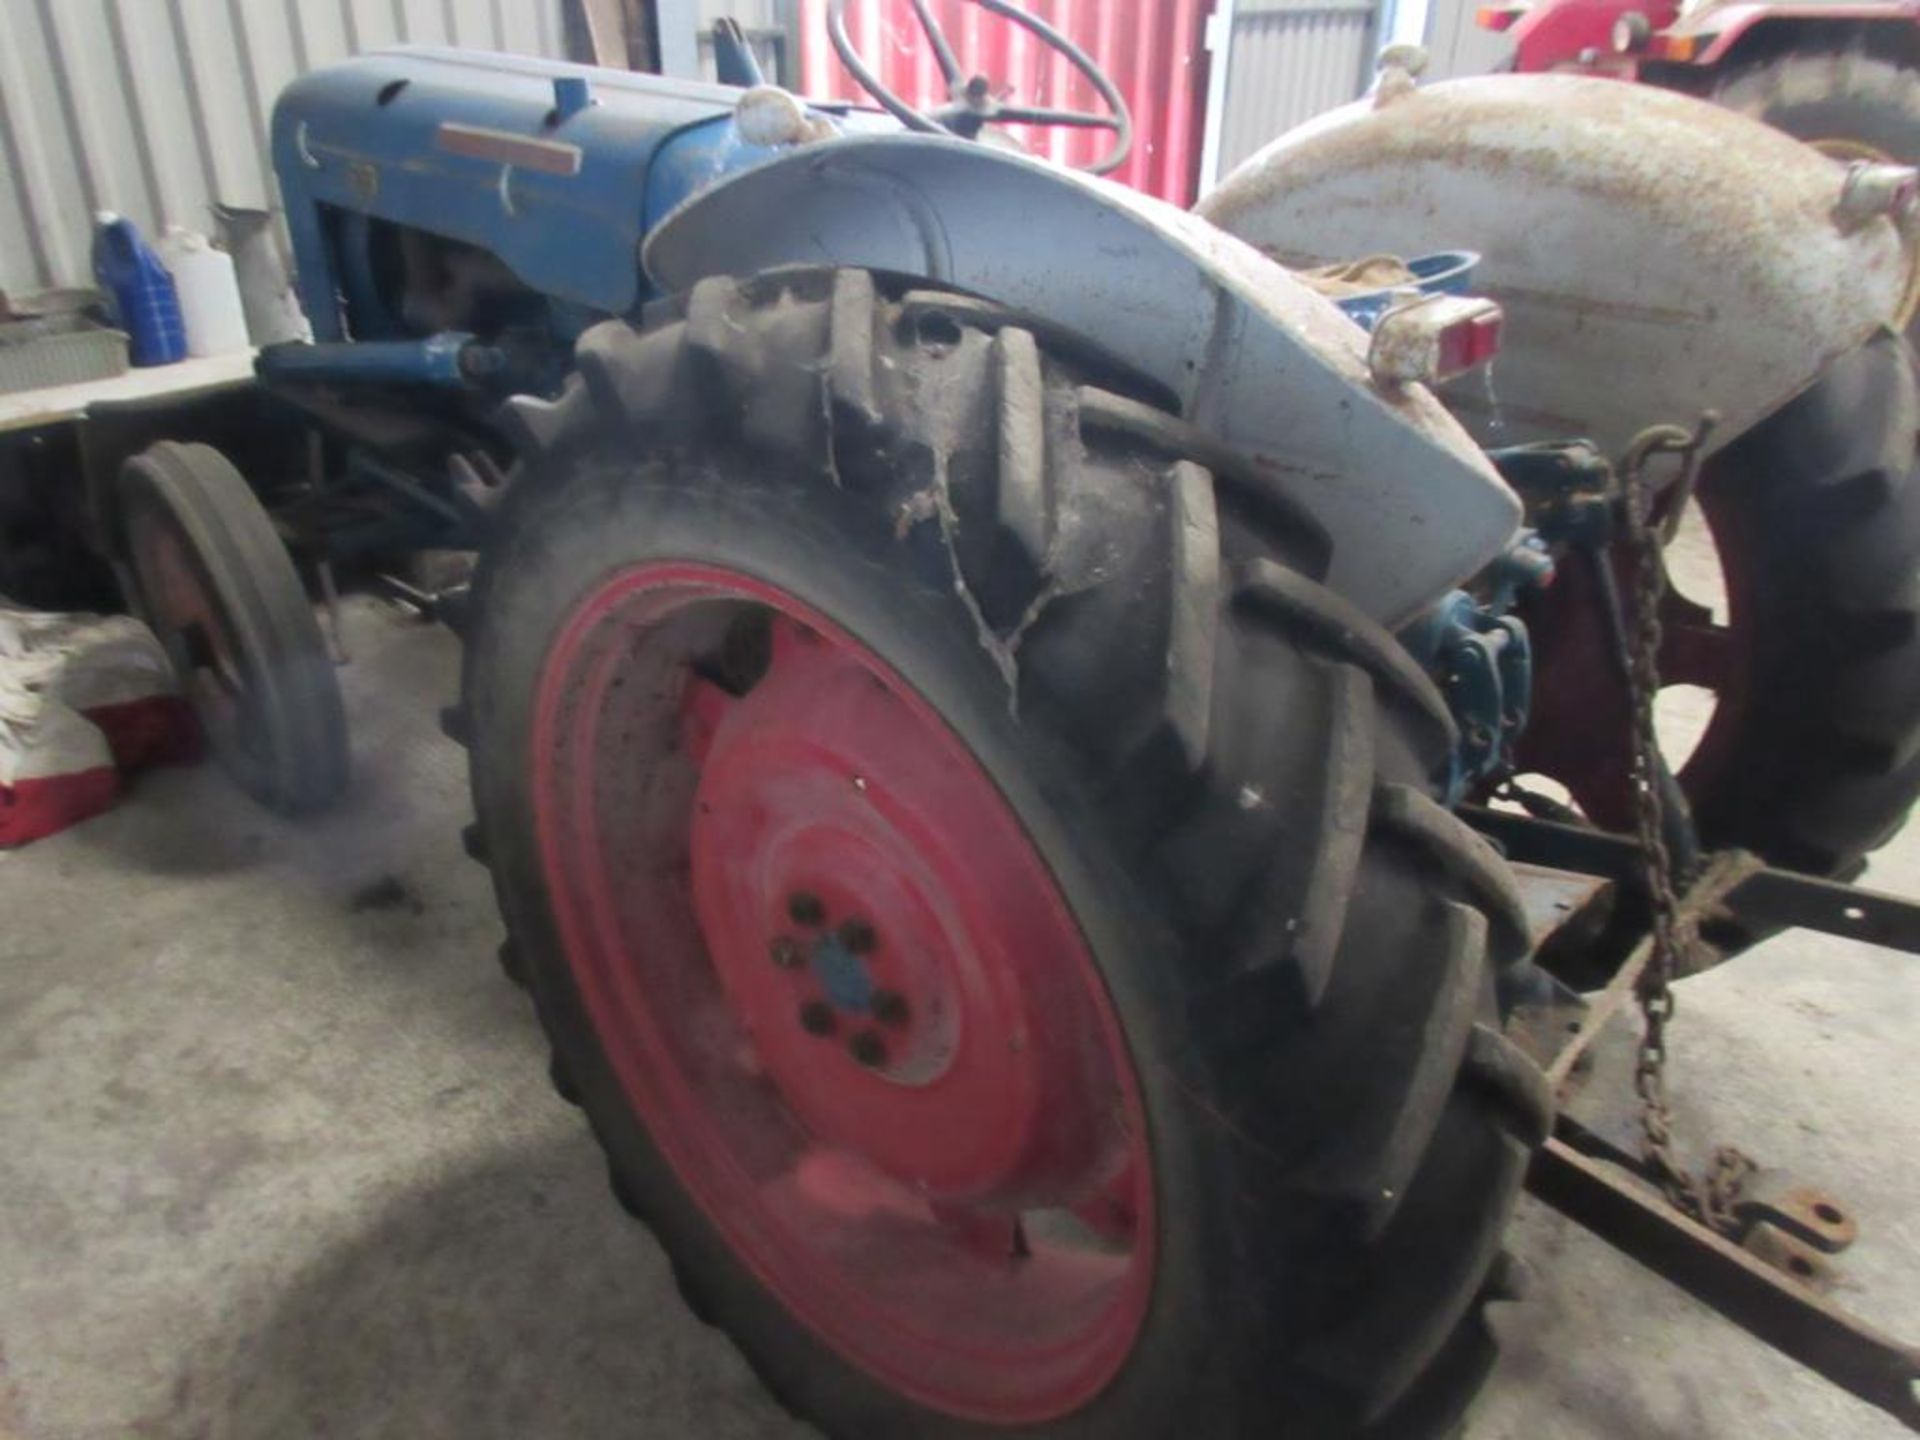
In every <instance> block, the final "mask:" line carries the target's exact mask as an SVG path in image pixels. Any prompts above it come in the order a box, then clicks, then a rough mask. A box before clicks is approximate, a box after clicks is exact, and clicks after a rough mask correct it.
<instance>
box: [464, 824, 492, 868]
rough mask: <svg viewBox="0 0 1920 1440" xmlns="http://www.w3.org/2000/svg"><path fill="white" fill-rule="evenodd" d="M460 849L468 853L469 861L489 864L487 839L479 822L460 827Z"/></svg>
mask: <svg viewBox="0 0 1920 1440" xmlns="http://www.w3.org/2000/svg"><path fill="white" fill-rule="evenodd" d="M460 848H461V849H462V850H464V851H466V854H467V858H468V859H469V860H477V861H478V862H479V863H480V864H482V865H484V864H486V863H487V837H486V834H485V832H483V831H482V830H481V828H480V824H479V822H478V821H470V822H469V823H467V824H465V825H462V826H461V827H460Z"/></svg>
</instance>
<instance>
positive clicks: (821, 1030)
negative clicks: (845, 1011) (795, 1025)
mask: <svg viewBox="0 0 1920 1440" xmlns="http://www.w3.org/2000/svg"><path fill="white" fill-rule="evenodd" d="M800 1028H801V1029H802V1030H804V1031H806V1032H807V1033H808V1034H809V1035H831V1034H832V1033H833V1007H832V1006H831V1005H829V1004H827V1002H826V1001H824V1000H809V1001H807V1003H806V1004H804V1005H802V1006H801V1007H800Z"/></svg>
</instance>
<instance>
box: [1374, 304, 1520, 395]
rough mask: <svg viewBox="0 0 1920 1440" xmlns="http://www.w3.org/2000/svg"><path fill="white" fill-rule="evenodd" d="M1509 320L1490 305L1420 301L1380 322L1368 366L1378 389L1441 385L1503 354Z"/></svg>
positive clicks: (1397, 310) (1388, 313)
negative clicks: (1502, 338) (1503, 328)
mask: <svg viewBox="0 0 1920 1440" xmlns="http://www.w3.org/2000/svg"><path fill="white" fill-rule="evenodd" d="M1504 320H1505V317H1504V316H1503V315H1502V313H1501V310H1500V307H1499V306H1498V305H1496V304H1494V303H1493V301H1491V300H1481V299H1478V298H1475V297H1472V296H1462V295H1425V296H1420V297H1418V298H1416V299H1414V300H1411V301H1409V302H1408V303H1406V304H1404V305H1396V306H1395V307H1394V308H1393V309H1391V310H1389V311H1387V313H1386V314H1385V315H1382V316H1381V317H1380V320H1379V323H1378V324H1376V325H1375V326H1374V327H1373V343H1372V345H1371V346H1370V347H1369V348H1368V351H1367V366H1368V368H1369V369H1370V370H1371V371H1372V372H1373V378H1374V381H1375V382H1376V383H1377V384H1381V385H1413V384H1419V385H1437V384H1439V383H1440V382H1441V381H1443V380H1450V379H1452V378H1453V377H1454V376H1456V375H1462V374H1465V373H1466V372H1467V371H1469V370H1473V369H1476V368H1478V367H1479V366H1481V365H1484V364H1486V363H1487V362H1488V361H1489V360H1491V359H1493V357H1494V356H1495V355H1497V354H1499V353H1500V330H1501V326H1502V324H1503V323H1504Z"/></svg>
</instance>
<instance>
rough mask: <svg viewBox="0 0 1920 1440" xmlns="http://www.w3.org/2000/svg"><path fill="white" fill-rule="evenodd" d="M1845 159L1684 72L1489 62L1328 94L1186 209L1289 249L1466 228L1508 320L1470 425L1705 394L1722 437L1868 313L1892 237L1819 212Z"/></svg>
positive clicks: (1471, 389)
mask: <svg viewBox="0 0 1920 1440" xmlns="http://www.w3.org/2000/svg"><path fill="white" fill-rule="evenodd" d="M1844 173H1845V172H1844V169H1843V167H1842V166H1840V165H1839V164H1838V163H1836V162H1834V161H1832V160H1829V159H1827V158H1825V157H1824V156H1822V155H1820V154H1818V153H1817V152H1815V151H1813V150H1811V149H1809V148H1808V147H1806V146H1804V145H1802V144H1800V143H1799V142H1798V141H1796V140H1793V139H1790V138H1789V137H1787V136H1786V135H1783V134H1781V133H1780V132H1779V131H1777V130H1773V129H1771V128H1769V127H1767V126H1765V125H1762V124H1760V123H1759V122H1757V121H1754V120H1750V119H1748V118H1747V117H1745V116H1742V115H1736V114H1734V113H1732V112H1731V111H1728V110H1723V109H1721V108H1719V107H1718V106H1715V105H1709V104H1707V103H1705V102H1704V101H1700V100H1694V99H1691V98H1689V97H1687V96H1684V95H1677V94H1673V93H1670V92H1667V91H1662V90H1655V89H1651V88H1648V87H1644V86H1637V85H1623V84H1620V83H1618V82H1616V81H1612V80H1597V79H1589V78H1585V77H1580V76H1571V75H1490V76H1484V77H1480V78H1477V79H1471V80H1454V81H1448V82H1445V83H1443V84H1438V85H1433V86H1430V87H1426V88H1423V89H1419V90H1415V91H1413V92H1411V93H1404V94H1402V95H1400V96H1399V97H1398V98H1394V99H1389V100H1387V101H1386V102H1385V103H1384V104H1376V102H1375V101H1373V100H1371V99H1369V100H1363V101H1360V102H1358V103H1356V104H1353V105H1348V106H1344V107H1342V108H1341V109H1339V110H1334V111H1331V112H1329V113H1328V114H1326V115H1323V116H1321V117H1319V118H1318V119H1316V120H1313V121H1310V122H1308V123H1307V124H1306V125H1303V126H1301V127H1300V128H1298V129H1297V130H1294V131H1292V132H1291V133H1289V134H1287V135H1283V136H1281V137H1280V139H1278V140H1276V141H1275V142H1274V143H1273V144H1271V145H1269V146H1267V147H1266V148H1265V149H1264V150H1262V151H1260V152H1259V153H1258V154H1257V155H1255V156H1254V157H1253V158H1252V159H1250V160H1248V161H1247V162H1246V163H1245V164H1243V165H1242V166H1240V168H1239V169H1237V170H1235V171H1234V172H1233V174H1232V175H1230V176H1228V177H1227V179H1226V181H1225V182H1224V183H1223V184H1222V185H1221V186H1220V187H1219V188H1218V189H1217V190H1215V191H1214V192H1213V193H1212V194H1210V195H1209V196H1208V197H1207V198H1206V199H1205V200H1204V201H1203V202H1202V203H1201V205H1200V207H1199V213H1200V214H1202V215H1204V216H1206V217H1207V218H1208V219H1210V220H1212V221H1213V222H1214V223H1215V224H1217V225H1219V226H1221V227H1222V228H1223V229H1226V230H1228V231H1230V232H1232V233H1233V234H1235V235H1238V236H1240V237H1241V238H1242V239H1245V240H1247V241H1250V242H1251V243H1253V244H1254V245H1256V246H1258V247H1259V248H1261V249H1262V250H1264V251H1265V252H1267V253H1268V254H1269V255H1272V256H1276V257H1279V258H1282V259H1284V260H1286V261H1287V262H1289V263H1295V264H1298V263H1314V262H1319V261H1322V260H1329V259H1336V258H1344V257H1350V256H1357V255H1364V254H1372V253H1376V252H1381V251H1386V252H1391V253H1397V254H1401V255H1413V254H1418V253H1420V252H1422V251H1426V250H1434V249H1438V248H1442V247H1446V248H1466V249H1473V250H1478V251H1480V252H1481V254H1482V256H1483V257H1484V258H1483V259H1482V262H1481V266H1480V270H1479V272H1478V274H1477V275H1476V276H1475V282H1474V289H1475V290H1476V291H1477V292H1478V293H1481V294H1485V295H1488V296H1490V297H1492V298H1493V299H1496V300H1498V301H1499V302H1500V303H1501V305H1502V306H1503V307H1504V309H1505V310H1506V314H1507V328H1506V335H1505V338H1504V341H1503V343H1502V347H1501V353H1500V358H1499V359H1498V360H1497V361H1496V362H1495V364H1494V368H1493V370H1492V371H1491V372H1490V373H1488V374H1486V375H1476V376H1469V377H1467V378H1466V379H1464V380H1461V381H1456V382H1455V383H1454V384H1453V385H1451V386H1449V387H1448V388H1447V390H1446V391H1445V392H1444V398H1445V399H1446V401H1447V403H1448V405H1449V406H1450V407H1451V408H1452V409H1453V410H1454V412H1455V413H1456V414H1457V415H1459V416H1460V418H1461V419H1462V420H1463V421H1464V422H1465V423H1466V425H1467V428H1468V429H1469V430H1471V431H1473V433H1474V435H1475V436H1476V438H1478V439H1479V440H1481V442H1482V443H1484V444H1488V445H1496V444H1509V443H1515V442H1521V441H1531V440H1544V439H1553V438H1556V437H1562V436H1568V435H1586V436H1589V437H1591V438H1592V439H1594V440H1595V441H1596V442H1597V443H1598V444H1599V445H1600V446H1601V448H1602V449H1603V450H1604V451H1605V452H1606V453H1607V454H1609V455H1613V456H1618V455H1619V454H1620V452H1621V451H1622V449H1623V448H1624V447H1625V446H1626V444H1627V443H1628V441H1629V440H1630V439H1631V437H1632V436H1633V434H1634V433H1635V432H1636V431H1638V430H1639V429H1641V428H1642V427H1644V426H1646V425H1649V424H1653V423H1655V422H1658V421H1675V422H1679V423H1688V422H1690V421H1692V420H1693V419H1694V418H1695V417H1696V416H1698V415H1699V414H1700V412H1701V411H1703V410H1709V409H1711V410H1716V411H1718V412H1719V413H1720V416H1721V421H1722V423H1721V425H1720V428H1719V430H1718V432H1717V435H1716V440H1717V443H1719V444H1724V443H1726V442H1727V441H1729V440H1731V439H1733V438H1734V437H1735V436H1736V435H1738V434H1740V433H1741V432H1742V431H1743V430H1746V429H1747V428H1749V427H1750V426H1751V425H1753V424H1754V423H1755V422H1756V421H1758V420H1760V419H1762V418H1763V417H1765V416H1766V415H1768V414H1771V413H1772V412H1773V411H1775V410H1777V409H1778V408H1779V407H1780V406H1781V405H1783V404H1785V403H1786V402H1787V401H1788V400H1790V399H1791V398H1792V397H1793V396H1795V395H1797V394H1798V393H1799V392H1800V391H1801V390H1803V389H1805V388H1806V386H1807V385H1809V384H1810V383H1812V381H1813V380H1814V379H1815V377H1817V376H1818V375H1819V374H1820V373H1821V371H1822V370H1824V369H1825V367H1826V366H1827V365H1828V364H1829V363H1830V362H1831V361H1832V360H1834V359H1835V358H1836V357H1838V356H1839V355H1841V354H1844V353H1845V352H1847V351H1849V350H1851V349H1853V348H1854V347H1855V346H1857V345H1859V344H1860V343H1861V342H1862V341H1863V340H1865V339H1866V338H1867V337H1868V336H1869V335H1871V334H1872V333H1874V332H1875V331H1876V330H1877V329H1878V328H1879V327H1881V326H1882V325H1885V324H1886V323H1888V322H1889V320H1890V319H1891V317H1892V316H1893V314H1894V312H1895V309H1896V307H1897V305H1898V302H1899V297H1900V292H1901V286H1902V284H1903V281H1904V275H1905V261H1904V258H1903V256H1902V253H1901V246H1900V239H1899V236H1898V234H1897V233H1896V231H1895V229H1894V226H1893V224H1892V222H1891V221H1889V220H1886V219H1884V218H1876V219H1872V220H1870V221H1868V222H1866V223H1865V224H1862V225H1859V226H1857V227H1855V228H1852V229H1847V228H1844V227H1843V226H1841V225H1840V224H1839V223H1837V222H1836V220H1835V216H1834V207H1835V203H1836V201H1837V200H1838V199H1839V197H1840V189H1841V183H1842V179H1843V177H1844Z"/></svg>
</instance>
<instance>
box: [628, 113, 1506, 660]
mask: <svg viewBox="0 0 1920 1440" xmlns="http://www.w3.org/2000/svg"><path fill="white" fill-rule="evenodd" d="M644 256H645V263H646V268H647V270H648V272H649V274H650V275H651V276H652V278H653V279H654V281H655V283H657V284H658V285H659V286H661V288H663V289H665V290H668V291H671V292H679V291H684V290H686V289H689V288H690V287H691V286H693V284H694V283H695V282H697V281H699V280H701V279H703V278H705V277H707V276H711V275H746V274H751V273H754V272H756V271H761V270H767V269H771V268H774V267H777V266H781V265H794V264H805V265H821V264H830V265H857V266H863V267H868V268H872V269H876V270H886V271H893V272H896V273H899V274H904V275H908V276H915V277H924V278H925V279H927V280H928V281H930V282H933V283H935V284H938V285H941V286H946V287H951V288H954V289H958V290H963V291H968V292H971V293H973V294H976V295H980V296H984V297H986V298H988V299H991V300H994V301H997V302H999V303H1001V304H1004V305H1009V306H1012V307H1014V308H1016V309H1018V310H1022V311H1026V312H1028V313H1029V314H1032V315H1033V316H1035V317H1036V318H1037V319H1039V320H1044V321H1046V322H1049V323H1051V324H1054V325H1058V326H1062V327H1065V328H1067V329H1069V330H1071V331H1074V332H1077V333H1078V334H1080V335H1082V336H1084V337H1086V338H1087V339H1088V340H1090V341H1092V342H1093V343H1095V344H1097V345H1099V346H1101V347H1103V348H1104V349H1106V350H1107V351H1109V352H1111V353H1112V354H1113V355H1115V356H1118V357H1120V358H1121V359H1123V360H1124V361H1125V362H1126V363H1128V364H1129V365H1131V366H1133V367H1134V368H1135V369H1136V370H1139V371H1141V372H1143V373H1144V374H1145V375H1147V376H1148V377H1150V378H1151V379H1153V380H1155V381H1158V382H1159V383H1160V384H1162V385H1163V386H1165V387H1166V388H1167V389H1168V390H1169V391H1170V392H1171V393H1172V394H1173V395H1174V396H1175V397H1176V398H1177V400H1178V402H1179V405H1180V408H1181V412H1182V415H1183V417H1184V418H1185V419H1186V420H1187V421H1189V422H1190V423H1191V424H1193V425H1195V426H1197V427H1199V428H1200V429H1202V430H1204V431H1205V432H1207V434H1208V435H1210V436H1211V437H1213V438H1215V439H1217V440H1220V441H1224V442H1225V443H1226V444H1228V445H1230V446H1232V447H1234V448H1235V449H1237V450H1239V451H1241V452H1243V453H1244V454H1245V455H1247V456H1249V457H1251V459H1252V461H1253V462H1254V464H1255V466H1256V467H1257V468H1258V469H1259V470H1260V471H1261V472H1262V473H1263V474H1265V475H1266V476H1268V477H1269V478H1270V479H1271V481H1272V483H1274V484H1275V485H1277V486H1280V487H1281V488H1283V489H1284V490H1285V491H1286V492H1287V493H1288V494H1289V495H1290V496H1291V497H1292V498H1293V499H1294V500H1295V501H1297V502H1298V503H1300V504H1301V505H1303V506H1304V507H1305V508H1307V509H1308V510H1310V511H1311V512H1312V513H1313V514H1314V515H1315V516H1316V517H1317V518H1318V519H1319V520H1320V521H1321V522H1322V523H1323V524H1324V525H1325V526H1326V527H1327V529H1328V531H1329V532H1330V534H1331V535H1332V538H1333V542H1334V560H1333V570H1332V573H1331V575H1330V576H1329V583H1330V584H1331V585H1332V586H1333V588H1335V589H1336V590H1338V591H1340V592H1341V593H1342V594H1344V595H1345V596H1347V597H1348V598H1349V599H1350V600H1352V601H1353V602H1354V603H1355V604H1356V605H1358V606H1360V607H1361V608H1363V609H1364V610H1366V611H1367V612H1368V613H1369V614H1370V615H1372V616H1373V617H1374V618H1376V619H1378V620H1380V621H1382V622H1384V623H1386V624H1389V625H1392V624H1396V623H1398V622H1399V621H1401V620H1404V619H1405V618H1407V617H1408V616H1409V615H1411V614H1412V613H1414V612H1415V611H1417V610H1419V609H1420V608H1421V607H1422V606H1424V605H1426V604H1428V603H1430V602H1431V601H1433V600H1434V599H1436V598H1438V597H1439V596H1440V595H1442V594H1444V593H1445V592H1446V591H1447V590H1448V589H1450V588H1452V587H1453V586H1454V585H1456V584H1457V583H1458V582H1459V581H1461V580H1462V579H1464V578H1465V577H1467V576H1468V575H1470V574H1472V573H1473V572H1474V571H1476V570H1478V569H1479V568H1480V567H1481V566H1482V565H1484V564H1485V563H1486V562H1487V561H1488V560H1489V559H1491V558H1492V557H1493V556H1494V555H1496V554H1497V553H1499V551H1500V550H1501V549H1502V548H1503V547H1504V546H1505V545H1506V544H1507V543H1508V541H1509V540H1510V539H1511V538H1512V536H1513V533H1514V529H1515V526H1516V525H1517V524H1518V521H1519V505H1518V502H1517V501H1516V500H1515V498H1514V496H1513V493H1512V492H1511V491H1510V490H1509V489H1508V488H1507V487H1506V485H1505V483H1504V482H1503V481H1502V480H1501V479H1500V477H1499V476H1498V474H1497V473H1496V472H1495V471H1494V470H1493V469H1492V467H1491V466H1490V465H1489V464H1488V462H1487V460H1486V458H1485V456H1484V455H1483V454H1482V453H1481V452H1480V450H1479V449H1478V448H1477V447H1476V446H1475V445H1474V444H1473V442H1472V441H1471V439H1470V438H1469V437H1468V436H1467V434H1466V433H1465V432H1464V431H1463V430H1462V429H1461V427H1460V426H1459V425H1458V424H1457V423H1456V422H1455V421H1454V420H1453V419H1452V417H1450V416H1449V415H1448V414H1447V413H1446V410H1445V409H1444V408H1443V407H1442V406H1441V405H1440V404H1439V402H1438V401H1436V400H1435V399H1434V397H1433V396H1432V395H1431V394H1430V393H1428V392H1427V391H1426V390H1424V389H1422V388H1421V387H1419V386H1408V387H1405V388H1400V389H1383V388H1380V387H1376V386H1375V385H1374V384H1373V383H1372V381H1371V379H1370V378H1369V376H1368V371H1367V365H1366V337H1365V335H1364V334H1363V333H1362V332H1361V331H1360V330H1359V329H1358V327H1356V326H1355V325H1353V324H1352V323H1351V322H1350V321H1348V320H1347V318H1346V317H1345V316H1344V315H1342V314H1341V313H1340V312H1339V311H1338V310H1336V309H1335V308H1334V307H1333V306H1332V305H1330V304H1328V303H1327V302H1326V301H1325V300H1323V299H1322V298H1321V297H1320V296H1318V295H1316V294H1314V293H1313V292H1312V291H1310V290H1309V289H1307V288H1306V287H1305V286H1304V285H1303V284H1301V283H1300V282H1299V281H1298V280H1297V279H1296V278H1295V277H1293V276H1292V275H1290V274H1288V273H1287V272H1286V271H1285V270H1284V269H1283V268H1281V267H1280V266H1277V265H1275V264H1273V263H1271V262H1270V261H1268V260H1266V259H1264V258H1262V257H1261V256H1260V255H1259V253H1258V252H1256V251H1255V250H1253V249H1252V248H1251V247H1249V246H1246V245H1243V244H1241V243H1240V242H1239V241H1237V240H1234V239H1232V238H1231V237H1229V236H1226V235H1223V234H1221V233H1220V232H1219V231H1218V230H1215V229H1214V228H1213V227H1212V226H1210V225H1207V224H1205V223H1203V222H1202V221H1199V220H1196V219H1195V218H1194V217H1192V216H1191V215H1188V214H1186V213H1185V212H1184V211H1181V210H1179V209H1176V208H1175V207H1173V206H1170V205H1166V204H1164V203H1162V202H1159V201H1156V200H1151V199H1148V198H1147V197H1144V196H1142V195H1139V194H1138V193H1136V192H1134V191H1131V190H1127V189H1125V188H1123V187H1121V186H1118V185H1114V184H1110V183H1108V182H1106V181H1101V180H1095V179H1092V178H1090V177H1088V176H1085V175H1080V174H1077V173H1071V172H1068V171H1064V170H1061V169H1059V168H1057V167H1055V166H1053V165H1050V164H1047V163H1046V162H1044V161H1040V160H1037V159H1034V158H1032V157H1030V156H1027V155H1023V154H1016V153H1013V152H1011V151H1007V150H1002V149H999V148H995V147H990V146H986V145H978V144H970V143H968V142H965V141H960V140H955V139H950V138H947V137H941V136H925V135H904V134H903V135H881V136H872V137H860V138H849V139H843V140H838V141H833V142H829V143H825V144H820V145H815V146H811V147H807V148H803V149H800V150H797V151H795V152H794V153H793V154H791V155H789V156H786V157H784V158H782V159H780V160H777V161H773V162H770V163H768V164H765V165H762V166H759V167H758V168H756V169H753V170H748V171H745V172H743V173H741V174H739V175H736V176H734V177H732V178H730V179H727V180H724V181H722V182H720V183H719V184H718V185H716V186H714V187H713V188H711V189H709V190H707V191H704V192H702V193H701V194H699V195H697V196H696V197H694V198H693V199H691V200H689V201H688V202H687V203H686V204H685V205H683V206H681V207H680V208H679V209H678V210H676V211H675V212H674V213H673V214H672V215H670V216H668V217H667V219H666V220H665V221H663V222H662V223H661V224H660V225H659V226H658V227H657V228H656V229H655V231H654V232H653V234H652V235H651V236H650V237H649V239H648V241H647V244H646V247H645V251H644Z"/></svg>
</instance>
